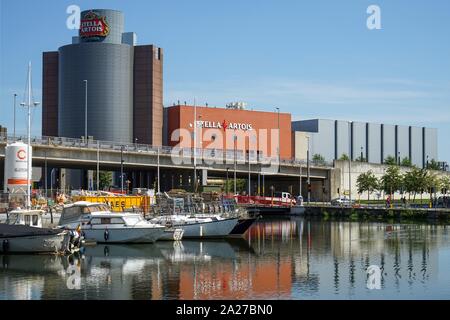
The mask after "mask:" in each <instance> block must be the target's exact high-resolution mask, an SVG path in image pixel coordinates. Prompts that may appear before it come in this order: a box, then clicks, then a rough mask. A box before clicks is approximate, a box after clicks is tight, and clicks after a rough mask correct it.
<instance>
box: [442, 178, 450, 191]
mask: <svg viewBox="0 0 450 320" xmlns="http://www.w3.org/2000/svg"><path fill="white" fill-rule="evenodd" d="M440 182H441V189H442V193H443V194H445V195H447V193H448V192H449V191H450V177H449V176H444V177H442V178H441V181H440Z"/></svg>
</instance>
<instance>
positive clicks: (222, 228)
mask: <svg viewBox="0 0 450 320" xmlns="http://www.w3.org/2000/svg"><path fill="white" fill-rule="evenodd" d="M238 220H239V218H237V217H234V218H224V217H221V216H220V215H214V216H204V217H202V216H199V215H187V214H178V215H163V216H159V217H155V218H152V219H150V221H151V222H153V223H157V224H162V225H166V226H170V227H175V228H180V229H183V231H184V234H183V239H189V238H224V237H227V236H228V235H229V234H230V232H231V231H232V230H233V229H234V227H235V226H236V225H237V224H238Z"/></svg>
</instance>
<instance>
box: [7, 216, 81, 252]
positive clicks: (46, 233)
mask: <svg viewBox="0 0 450 320" xmlns="http://www.w3.org/2000/svg"><path fill="white" fill-rule="evenodd" d="M43 213H44V211H43V210H25V209H17V210H13V211H11V212H9V214H8V219H7V221H6V223H1V224H0V243H1V246H0V252H1V253H3V254H5V253H56V254H64V253H70V252H73V245H72V242H71V241H72V240H73V235H72V234H71V233H70V232H69V231H67V230H62V229H51V228H43V227H42V214H43Z"/></svg>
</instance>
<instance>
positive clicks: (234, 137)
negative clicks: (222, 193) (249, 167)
mask: <svg viewBox="0 0 450 320" xmlns="http://www.w3.org/2000/svg"><path fill="white" fill-rule="evenodd" d="M233 140H234V143H233V146H234V195H236V191H237V190H236V189H237V188H236V162H237V159H236V151H237V150H236V149H237V147H236V140H237V136H236V134H234V135H233Z"/></svg>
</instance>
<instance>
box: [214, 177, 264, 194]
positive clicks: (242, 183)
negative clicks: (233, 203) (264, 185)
mask: <svg viewBox="0 0 450 320" xmlns="http://www.w3.org/2000/svg"><path fill="white" fill-rule="evenodd" d="M246 184H247V180H246V179H236V192H237V193H242V191H247V190H248V188H247V187H246ZM223 190H224V191H226V190H227V181H226V180H225V183H224V185H223ZM228 192H231V193H233V192H234V179H233V178H231V179H228ZM261 192H262V191H261Z"/></svg>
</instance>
